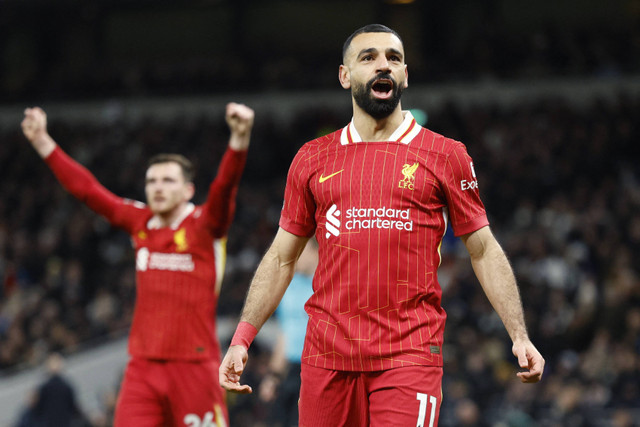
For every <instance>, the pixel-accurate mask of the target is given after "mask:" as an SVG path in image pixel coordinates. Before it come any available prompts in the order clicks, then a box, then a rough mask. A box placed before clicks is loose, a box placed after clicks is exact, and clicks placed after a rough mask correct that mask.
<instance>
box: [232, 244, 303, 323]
mask: <svg viewBox="0 0 640 427" xmlns="http://www.w3.org/2000/svg"><path fill="white" fill-rule="evenodd" d="M294 272H295V259H290V260H285V259H282V258H281V257H280V256H279V254H278V252H277V249H276V248H275V247H274V246H273V245H272V246H271V248H269V250H268V251H267V253H266V254H265V256H264V258H263V259H262V261H261V262H260V265H259V266H258V269H257V270H256V274H255V276H254V278H253V280H252V281H251V286H250V287H249V292H248V294H247V299H246V301H245V304H244V308H243V309H242V316H241V318H240V320H241V321H243V322H248V323H250V324H252V325H253V326H255V327H256V329H258V330H260V328H261V327H262V325H264V323H265V322H266V321H267V319H268V318H269V317H270V316H271V315H272V314H273V312H274V311H275V310H276V308H277V307H278V304H279V303H280V300H281V299H282V296H283V295H284V292H285V291H286V289H287V286H289V283H290V282H291V279H292V278H293V274H294Z"/></svg>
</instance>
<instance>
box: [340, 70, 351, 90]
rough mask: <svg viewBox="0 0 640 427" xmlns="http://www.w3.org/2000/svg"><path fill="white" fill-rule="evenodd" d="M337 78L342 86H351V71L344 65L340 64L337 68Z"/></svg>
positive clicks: (347, 87) (346, 87)
mask: <svg viewBox="0 0 640 427" xmlns="http://www.w3.org/2000/svg"><path fill="white" fill-rule="evenodd" d="M338 80H340V85H341V86H342V87H343V88H345V89H349V88H350V87H351V72H350V71H349V68H347V66H346V65H340V68H339V69H338Z"/></svg>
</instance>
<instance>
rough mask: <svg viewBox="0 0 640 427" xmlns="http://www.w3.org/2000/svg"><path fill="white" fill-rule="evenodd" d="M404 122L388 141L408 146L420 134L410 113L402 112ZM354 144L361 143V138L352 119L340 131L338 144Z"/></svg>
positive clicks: (418, 127)
mask: <svg viewBox="0 0 640 427" xmlns="http://www.w3.org/2000/svg"><path fill="white" fill-rule="evenodd" d="M402 114H403V115H404V120H403V121H402V123H400V126H398V129H396V130H395V132H393V133H392V134H391V136H390V137H389V141H393V142H401V143H403V144H409V143H410V142H411V140H412V139H413V138H415V137H416V135H418V133H419V132H420V126H419V125H418V123H417V122H416V119H414V118H413V115H412V114H411V112H410V111H408V110H406V111H403V112H402ZM354 142H362V137H361V136H360V134H359V133H358V131H357V130H356V127H355V125H354V124H353V119H351V121H350V122H349V124H348V125H346V126H345V127H344V128H343V129H342V134H341V135H340V144H342V145H347V144H352V143H354Z"/></svg>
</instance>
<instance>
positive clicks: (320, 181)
mask: <svg viewBox="0 0 640 427" xmlns="http://www.w3.org/2000/svg"><path fill="white" fill-rule="evenodd" d="M343 170H344V169H340V170H339V171H338V172H334V173H332V174H331V175H327V176H322V175H320V178H319V179H318V182H319V183H320V184H322V183H323V182H325V181H326V180H328V179H330V178H333V177H334V176H336V175H338V174H339V173H340V172H342V171H343Z"/></svg>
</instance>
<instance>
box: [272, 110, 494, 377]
mask: <svg viewBox="0 0 640 427" xmlns="http://www.w3.org/2000/svg"><path fill="white" fill-rule="evenodd" d="M404 117H405V119H404V121H403V123H402V124H401V126H400V127H399V128H398V129H397V130H396V131H395V132H394V133H393V135H392V136H391V137H390V138H389V141H385V142H364V141H362V139H361V138H360V136H359V135H358V133H357V131H356V129H355V127H354V125H353V122H351V123H350V124H349V125H347V126H346V127H345V128H344V129H341V130H338V131H336V132H334V133H332V134H329V135H327V136H324V137H322V138H318V139H316V140H313V141H311V142H308V143H307V144H305V145H304V146H303V147H302V148H301V149H300V151H299V152H298V154H297V155H296V157H295V158H294V160H293V162H292V165H291V168H290V170H289V175H288V178H287V186H286V189H285V200H284V207H283V210H282V216H281V219H280V226H281V227H282V228H283V229H285V230H287V231H289V232H291V233H293V234H296V235H299V236H311V235H313V234H314V232H315V235H316V238H317V240H318V242H319V246H320V247H319V250H320V263H319V265H318V268H317V270H316V274H315V276H314V280H313V288H314V294H313V296H312V297H311V298H310V299H309V301H308V302H307V304H306V306H305V309H306V311H307V313H308V314H309V323H308V327H307V336H306V340H305V346H304V353H303V356H302V361H303V363H308V364H310V365H313V366H316V367H321V368H328V369H335V370H347V371H375V370H383V369H391V368H396V367H401V366H407V365H433V366H440V365H442V339H443V331H444V323H445V319H446V314H445V312H444V310H443V309H442V307H441V298H442V289H441V288H440V285H439V283H438V278H437V269H438V266H439V264H440V253H439V249H440V244H441V242H442V238H443V236H444V234H445V231H446V227H447V221H448V220H450V221H451V225H452V227H453V230H454V233H455V234H456V235H457V236H459V235H462V234H466V233H471V232H473V231H476V230H478V229H480V228H482V227H484V226H486V225H487V224H488V221H487V216H486V213H485V210H484V206H483V204H482V202H481V201H480V197H479V193H478V183H477V180H476V177H475V172H474V169H473V163H472V160H471V158H470V157H469V155H468V154H467V151H466V149H465V146H464V145H463V144H462V143H460V142H457V141H454V140H451V139H448V138H445V137H443V136H442V135H438V134H436V133H434V132H431V131H429V130H428V129H425V128H423V127H421V126H419V125H418V124H417V123H416V121H415V120H414V118H413V117H412V116H411V114H410V113H409V112H405V113H404Z"/></svg>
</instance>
